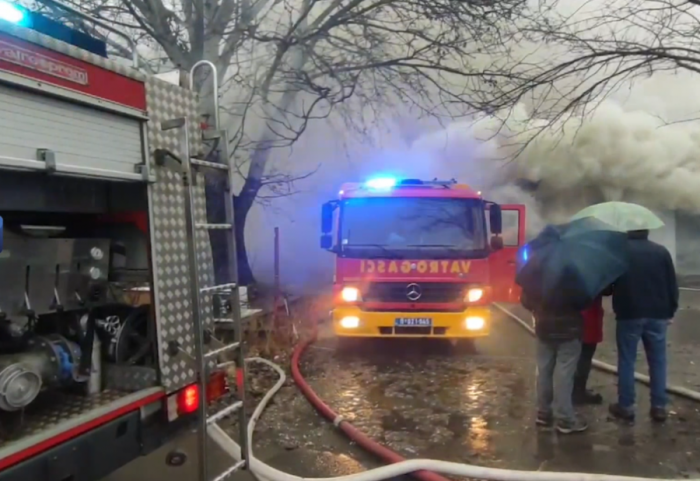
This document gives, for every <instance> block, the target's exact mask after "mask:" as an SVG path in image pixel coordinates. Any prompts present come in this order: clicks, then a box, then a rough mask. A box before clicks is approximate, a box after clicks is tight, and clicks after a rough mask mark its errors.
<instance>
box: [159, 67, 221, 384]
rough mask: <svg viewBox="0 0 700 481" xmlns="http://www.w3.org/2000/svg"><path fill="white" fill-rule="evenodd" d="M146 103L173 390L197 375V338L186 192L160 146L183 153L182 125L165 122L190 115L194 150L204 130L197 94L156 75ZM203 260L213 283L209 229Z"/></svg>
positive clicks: (205, 281) (165, 363)
mask: <svg viewBox="0 0 700 481" xmlns="http://www.w3.org/2000/svg"><path fill="white" fill-rule="evenodd" d="M146 102H147V107H148V114H149V117H150V120H149V122H148V128H147V135H148V144H149V149H150V152H151V156H150V169H151V172H152V173H154V174H155V177H156V182H155V184H152V185H151V186H150V187H149V205H150V209H151V213H150V215H151V219H152V221H151V239H152V247H151V249H152V259H153V269H154V281H155V282H154V284H155V285H154V293H155V296H154V299H155V308H156V316H157V319H158V346H159V350H160V370H161V382H162V384H163V386H164V387H165V388H166V391H167V392H173V391H175V390H178V389H180V388H182V387H184V386H186V385H187V384H190V383H192V382H194V381H195V380H196V372H195V361H194V355H195V337H194V330H193V325H192V306H191V303H190V293H191V289H193V286H191V285H190V273H189V267H188V262H187V259H188V257H187V236H186V232H185V208H184V195H183V194H184V192H183V186H182V180H181V175H180V173H179V171H178V170H177V169H174V168H173V167H166V166H162V167H161V166H157V165H156V164H155V162H154V158H153V151H154V150H155V149H167V150H169V151H171V152H173V153H175V154H177V155H179V156H185V155H187V154H186V153H184V152H180V138H179V136H180V135H182V133H181V132H180V131H179V130H178V129H173V130H169V131H166V132H164V131H162V130H161V129H160V125H161V122H163V121H165V120H171V119H176V118H182V117H186V118H187V119H188V120H189V124H190V149H191V153H195V152H200V151H201V149H202V141H201V131H200V129H199V122H198V115H197V97H196V95H195V94H194V93H192V92H190V91H188V90H184V89H181V88H180V87H177V86H175V85H172V84H169V83H166V82H163V81H160V80H158V79H155V78H148V79H147V80H146ZM194 184H195V187H194V189H193V190H194V197H193V200H194V204H195V209H194V212H195V219H196V222H201V223H206V199H205V196H204V185H203V184H204V178H203V176H195V178H194ZM195 240H196V242H195V244H196V247H197V263H198V266H199V267H198V271H199V283H200V287H209V286H211V283H212V282H213V279H214V275H213V272H214V270H213V263H212V254H211V245H210V243H209V235H208V233H207V231H204V230H202V231H201V232H197V235H196V236H195ZM201 303H202V311H203V312H202V320H203V324H204V328H205V329H212V330H213V327H214V325H213V319H212V300H211V295H209V294H207V295H204V294H202V295H201ZM171 341H177V343H178V344H179V346H180V348H181V349H182V350H183V351H184V353H183V352H179V353H178V354H176V355H174V356H171V353H169V352H168V344H169V342H171Z"/></svg>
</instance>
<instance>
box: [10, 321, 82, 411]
mask: <svg viewBox="0 0 700 481" xmlns="http://www.w3.org/2000/svg"><path fill="white" fill-rule="evenodd" d="M27 345H28V350H27V351H25V352H21V353H17V354H9V355H4V356H2V357H0V409H1V410H3V411H17V410H20V409H22V408H25V407H27V406H28V405H29V403H31V402H32V401H33V400H34V399H35V398H36V397H37V396H38V395H39V392H40V391H41V390H42V389H47V388H49V387H66V386H70V385H71V384H74V383H76V382H84V381H86V379H85V378H82V377H81V376H80V375H79V374H78V365H79V364H80V347H79V346H78V345H77V344H76V343H74V342H71V341H69V340H67V339H65V338H63V337H61V336H59V335H55V334H54V335H50V336H46V337H41V336H37V337H35V338H32V339H29V341H27Z"/></svg>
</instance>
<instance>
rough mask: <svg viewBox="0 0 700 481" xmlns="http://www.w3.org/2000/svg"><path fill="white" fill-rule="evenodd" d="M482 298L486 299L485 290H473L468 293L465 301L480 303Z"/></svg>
mask: <svg viewBox="0 0 700 481" xmlns="http://www.w3.org/2000/svg"><path fill="white" fill-rule="evenodd" d="M482 297H484V290H483V289H478V288H473V289H469V290H468V291H467V293H466V294H465V295H464V300H465V302H477V301H480V300H481V298H482Z"/></svg>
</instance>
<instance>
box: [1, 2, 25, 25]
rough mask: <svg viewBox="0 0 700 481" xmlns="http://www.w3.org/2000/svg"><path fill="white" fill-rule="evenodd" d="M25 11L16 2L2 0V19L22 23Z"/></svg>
mask: <svg viewBox="0 0 700 481" xmlns="http://www.w3.org/2000/svg"><path fill="white" fill-rule="evenodd" d="M25 17H26V14H25V11H24V9H23V8H21V7H19V6H17V5H15V4H14V3H10V2H6V1H4V0H0V20H4V21H6V22H10V23H16V24H21V23H23V22H24V21H25Z"/></svg>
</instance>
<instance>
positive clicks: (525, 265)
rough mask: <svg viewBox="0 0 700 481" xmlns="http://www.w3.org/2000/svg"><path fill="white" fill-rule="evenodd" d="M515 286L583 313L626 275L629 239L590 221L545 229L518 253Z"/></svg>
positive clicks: (539, 297) (607, 226)
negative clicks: (609, 287) (607, 288)
mask: <svg viewBox="0 0 700 481" xmlns="http://www.w3.org/2000/svg"><path fill="white" fill-rule="evenodd" d="M518 257H519V259H518V273H517V275H516V277H515V282H516V283H517V284H518V285H519V286H521V287H522V288H523V292H524V293H525V295H527V296H529V297H531V298H533V299H538V300H540V301H541V302H544V303H545V304H546V305H548V306H551V307H555V308H570V309H575V310H583V309H585V308H586V307H588V306H589V305H590V304H591V302H593V300H594V299H595V298H596V297H598V296H599V295H600V293H601V292H602V291H603V290H604V289H605V288H606V287H608V286H609V285H610V284H612V283H613V282H614V281H615V280H617V279H618V278H619V277H620V276H621V275H622V274H624V273H625V271H626V270H627V268H628V266H629V254H628V250H627V235H626V234H625V233H622V232H619V231H616V230H614V227H612V226H610V225H608V224H606V223H604V222H602V221H599V220H598V219H595V218H592V217H588V218H583V219H578V220H575V221H572V222H570V223H568V224H563V225H549V226H547V227H546V228H545V229H544V230H543V231H542V232H540V234H539V235H538V236H537V237H536V238H535V239H533V240H532V241H531V242H529V243H528V244H526V245H525V246H524V247H523V248H522V249H521V250H520V252H519V256H518Z"/></svg>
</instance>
